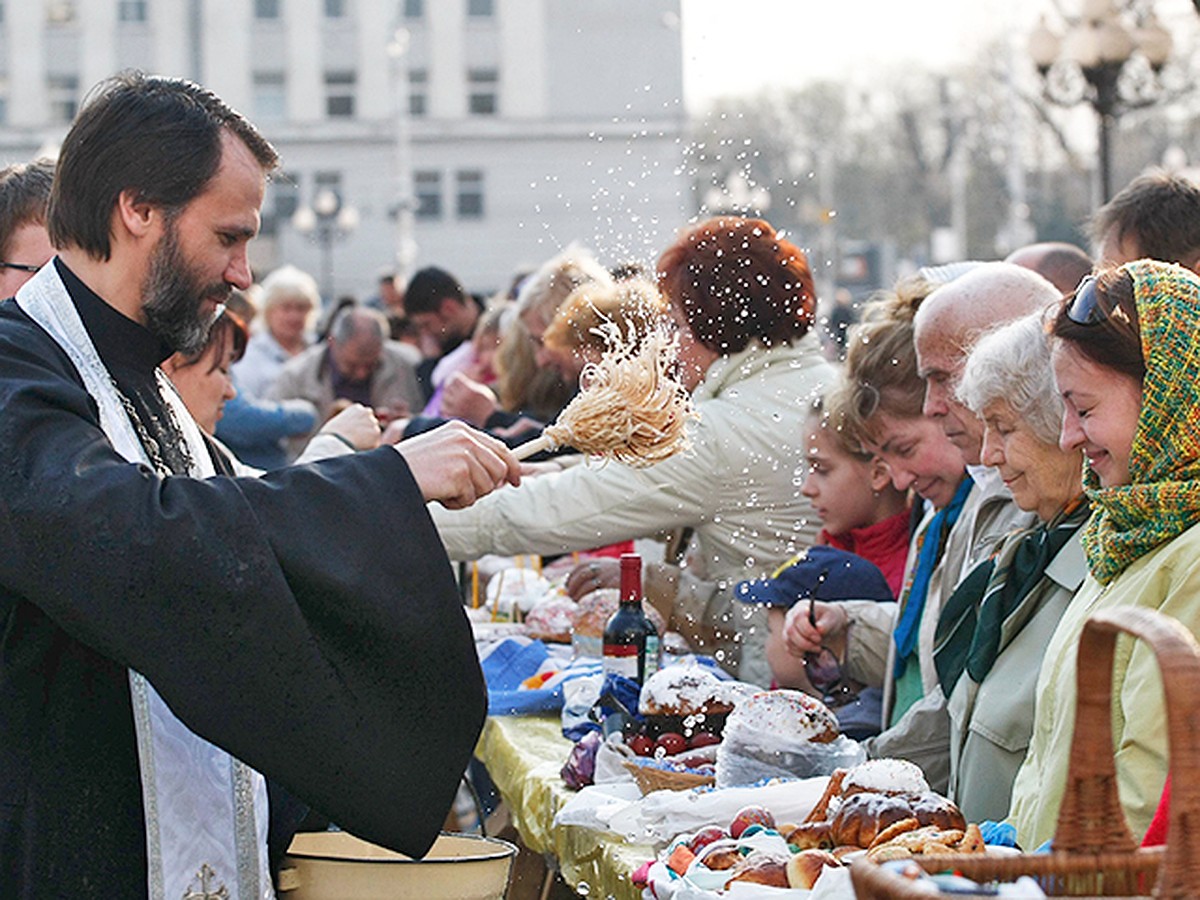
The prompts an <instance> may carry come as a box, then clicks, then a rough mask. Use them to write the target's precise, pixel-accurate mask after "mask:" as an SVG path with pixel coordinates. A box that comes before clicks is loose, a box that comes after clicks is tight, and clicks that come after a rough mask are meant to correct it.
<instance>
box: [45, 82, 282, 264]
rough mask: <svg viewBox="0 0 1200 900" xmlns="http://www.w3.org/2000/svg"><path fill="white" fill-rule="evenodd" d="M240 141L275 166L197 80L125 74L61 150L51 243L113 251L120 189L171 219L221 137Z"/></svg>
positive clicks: (212, 159)
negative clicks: (114, 213)
mask: <svg viewBox="0 0 1200 900" xmlns="http://www.w3.org/2000/svg"><path fill="white" fill-rule="evenodd" d="M226 129H227V130H228V131H229V132H231V133H232V134H233V135H234V136H236V137H237V138H238V139H240V140H241V141H242V143H244V144H245V145H246V147H247V148H248V149H249V150H250V152H251V153H252V154H253V156H254V158H255V159H256V160H257V161H258V163H259V165H261V166H262V167H263V169H264V170H266V171H270V170H272V169H274V168H275V166H276V165H278V163H279V156H278V154H276V152H275V149H274V148H273V147H272V146H271V145H270V143H268V141H267V140H266V139H265V138H264V137H263V136H262V135H261V134H259V132H258V130H257V129H256V128H255V127H254V126H253V125H251V124H250V122H249V121H247V120H246V119H245V118H244V117H243V116H242V115H241V114H240V113H237V112H235V111H234V110H233V109H231V108H230V107H229V106H227V105H226V104H225V103H224V101H222V100H221V98H219V97H218V96H217V95H216V94H214V93H212V91H209V90H207V89H205V88H203V87H201V86H200V85H198V84H194V83H192V82H190V81H183V80H181V79H177V78H161V77H158V76H152V75H146V74H145V73H143V72H136V71H131V72H122V73H121V74H119V75H116V76H114V77H112V78H110V79H107V80H106V81H103V82H101V83H100V84H98V85H97V86H96V87H95V88H93V89H92V91H91V92H90V93H89V96H88V97H87V98H86V99H85V101H84V105H83V108H82V109H81V110H80V111H79V114H78V115H77V116H76V117H75V122H74V124H72V126H71V130H70V131H69V132H68V133H67V136H66V138H65V139H64V140H63V144H62V149H61V150H60V151H59V157H58V172H57V177H56V178H55V181H54V188H53V190H52V192H51V194H50V213H49V217H48V221H47V225H48V226H49V230H50V240H51V242H52V243H53V244H54V246H55V247H59V248H63V247H69V246H75V247H78V248H80V249H81V250H83V251H85V252H86V253H88V254H89V255H91V256H93V257H95V258H96V259H102V260H107V259H109V258H110V256H111V254H112V245H111V236H112V235H111V227H112V211H113V207H114V206H115V205H116V203H117V199H118V197H120V195H121V193H122V192H123V191H132V192H133V194H134V197H135V199H136V200H137V201H138V202H141V203H150V204H152V205H154V206H157V207H160V208H162V209H163V210H164V211H165V212H166V214H167V215H168V216H172V217H173V216H175V215H177V214H178V213H179V212H180V211H181V210H182V209H183V207H184V206H186V205H187V204H188V202H189V201H191V200H192V199H193V198H195V197H196V196H197V195H199V194H200V193H202V192H203V191H204V189H205V187H206V186H207V185H208V183H209V181H211V180H212V178H213V176H214V175H216V173H217V169H218V167H219V166H220V164H221V152H222V151H221V134H222V132H223V131H224V130H226Z"/></svg>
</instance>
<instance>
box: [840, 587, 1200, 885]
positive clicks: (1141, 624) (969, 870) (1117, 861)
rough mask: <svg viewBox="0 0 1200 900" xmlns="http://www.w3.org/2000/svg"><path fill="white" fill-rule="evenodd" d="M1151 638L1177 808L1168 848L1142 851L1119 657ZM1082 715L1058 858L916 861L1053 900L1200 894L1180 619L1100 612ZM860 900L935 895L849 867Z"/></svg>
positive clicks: (1199, 749)
mask: <svg viewBox="0 0 1200 900" xmlns="http://www.w3.org/2000/svg"><path fill="white" fill-rule="evenodd" d="M1122 632H1124V633H1127V634H1131V635H1133V636H1134V637H1137V638H1139V639H1141V640H1142V641H1145V642H1146V643H1147V644H1148V645H1149V647H1150V649H1151V650H1153V652H1154V655H1155V657H1156V659H1157V660H1158V665H1159V668H1160V669H1161V671H1162V680H1163V693H1164V696H1165V699H1166V710H1167V714H1168V722H1167V734H1168V742H1169V751H1170V760H1171V771H1172V772H1173V773H1174V777H1173V778H1172V779H1171V807H1170V821H1169V824H1168V829H1167V846H1166V848H1163V847H1153V848H1144V849H1143V848H1139V847H1138V846H1137V843H1136V842H1135V841H1134V839H1133V835H1131V834H1130V832H1129V826H1128V824H1127V823H1126V821H1125V814H1124V812H1123V811H1122V810H1121V802H1120V799H1119V798H1118V796H1117V776H1116V766H1115V764H1114V762H1113V756H1112V754H1111V753H1098V752H1096V748H1098V747H1110V746H1111V745H1112V705H1111V704H1112V670H1113V651H1114V648H1115V645H1116V639H1117V636H1118V635H1119V634H1120V633H1122ZM1078 659H1079V662H1078V673H1077V676H1076V677H1077V681H1078V693H1079V699H1078V708H1077V710H1076V714H1075V734H1074V736H1073V738H1072V741H1071V757H1070V763H1069V766H1068V774H1067V788H1066V793H1065V794H1064V796H1063V803H1062V807H1061V809H1060V810H1059V814H1058V825H1057V828H1056V829H1055V836H1054V847H1055V850H1054V852H1053V853H1049V854H1040V855H1036V854H1021V855H1018V856H1009V857H991V856H987V855H984V854H975V855H955V856H942V857H937V858H933V859H928V860H922V859H921V858H920V857H914V861H915V862H918V863H920V864H921V865H922V866H923V867H924V868H925V869H926V871H929V872H942V871H946V870H947V869H954V870H956V871H959V872H961V873H962V874H963V875H965V876H966V877H967V878H971V879H973V880H975V881H993V880H995V881H1015V880H1016V879H1017V878H1019V877H1020V876H1022V875H1029V876H1031V877H1032V878H1034V879H1035V880H1036V881H1037V882H1038V883H1039V884H1040V885H1041V887H1042V890H1044V891H1045V892H1046V894H1047V895H1049V896H1051V897H1145V896H1151V897H1155V898H1160V900H1184V898H1188V897H1200V738H1198V735H1200V647H1197V644H1196V641H1195V639H1194V638H1193V637H1192V635H1191V634H1190V633H1189V632H1188V631H1187V629H1186V628H1184V627H1183V626H1182V625H1181V624H1180V623H1179V622H1177V621H1175V620H1174V619H1171V618H1169V617H1168V616H1165V615H1163V614H1161V613H1158V612H1155V611H1154V610H1150V609H1144V608H1125V609H1115V610H1111V611H1109V612H1104V613H1097V614H1096V615H1094V616H1093V617H1092V618H1090V619H1089V620H1088V621H1087V623H1086V624H1085V625H1084V629H1083V634H1082V635H1081V636H1080V639H1079V653H1078ZM850 875H851V878H852V880H853V882H854V890H855V894H856V896H857V897H858V898H860V900H908V898H914V900H915V898H920V897H926V898H927V897H928V896H929V895H928V894H925V893H922V892H920V891H919V890H918V889H917V887H916V882H913V881H909V880H908V879H905V878H903V877H901V876H899V875H896V874H894V873H892V872H890V871H888V870H886V869H882V868H880V867H879V866H878V865H876V864H875V863H874V862H871V861H868V860H865V859H864V860H859V861H858V862H856V863H854V865H853V866H852V867H851V870H850Z"/></svg>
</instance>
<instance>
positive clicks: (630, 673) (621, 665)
mask: <svg viewBox="0 0 1200 900" xmlns="http://www.w3.org/2000/svg"><path fill="white" fill-rule="evenodd" d="M604 671H605V673H606V674H607V673H608V672H612V673H613V674H614V675H623V676H624V677H626V678H632V679H633V680H634V681H636V680H637V677H638V648H637V645H636V644H605V645H604Z"/></svg>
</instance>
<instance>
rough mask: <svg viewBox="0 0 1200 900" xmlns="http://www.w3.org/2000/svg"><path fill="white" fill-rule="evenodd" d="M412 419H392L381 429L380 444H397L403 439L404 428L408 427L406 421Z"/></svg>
mask: <svg viewBox="0 0 1200 900" xmlns="http://www.w3.org/2000/svg"><path fill="white" fill-rule="evenodd" d="M411 421H412V419H407V418H405V419H392V421H390V422H388V423H387V425H386V426H385V427H384V429H383V434H382V435H380V437H379V443H381V444H398V443H400V441H402V440H404V430H405V429H406V428H408V423H409V422H411Z"/></svg>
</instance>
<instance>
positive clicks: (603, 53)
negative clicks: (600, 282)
mask: <svg viewBox="0 0 1200 900" xmlns="http://www.w3.org/2000/svg"><path fill="white" fill-rule="evenodd" d="M678 26H679V0H0V158H2V160H3V162H4V163H9V162H15V161H21V160H26V159H29V158H30V157H32V156H34V155H35V154H37V153H38V152H41V151H45V150H47V149H50V148H52V147H53V146H54V145H55V144H57V143H58V142H59V141H61V139H62V137H63V135H64V134H65V133H66V130H67V127H68V126H69V124H70V120H71V118H72V116H73V115H74V113H75V111H76V109H77V108H78V105H79V103H80V101H81V99H82V98H83V96H85V95H86V93H87V91H88V89H89V88H90V87H91V86H92V85H94V84H96V83H97V82H99V81H101V80H102V79H104V78H105V77H107V76H109V75H111V74H112V73H114V72H117V71H120V70H122V69H126V68H138V69H143V70H145V71H148V72H155V73H161V74H166V75H173V76H182V77H187V78H193V79H195V80H197V81H199V82H200V83H202V84H204V85H206V86H207V87H210V88H212V89H213V90H214V91H215V92H216V93H217V94H219V95H220V96H221V97H222V98H223V99H225V100H226V101H227V102H229V103H230V104H231V105H232V106H234V107H236V108H237V109H239V110H240V111H242V112H243V113H245V114H246V115H247V117H249V118H250V119H251V120H252V121H253V122H254V123H255V124H256V125H257V126H258V127H259V128H260V129H261V130H262V131H263V133H264V134H265V135H266V136H267V137H268V138H269V139H270V140H271V141H272V142H273V143H274V144H275V146H276V148H277V149H278V150H279V152H280V154H281V156H282V158H283V164H282V167H281V170H280V172H279V174H278V175H277V177H276V178H275V179H274V180H273V183H272V184H271V186H270V188H269V190H268V196H267V200H266V203H265V204H264V210H263V218H264V221H263V235H262V236H261V237H260V238H259V239H258V240H257V241H255V242H254V245H253V249H252V256H253V259H254V262H255V264H256V268H257V269H258V270H259V272H260V273H265V272H266V271H267V270H269V269H270V268H273V267H274V266H276V265H279V264H282V263H285V262H290V263H293V264H295V265H298V266H300V267H302V268H304V269H307V270H308V271H310V272H312V273H313V275H314V276H316V277H317V278H318V281H320V282H321V283H322V285H323V287H324V288H325V290H326V291H327V292H328V293H331V294H334V295H341V294H347V293H348V294H354V295H356V296H359V297H365V296H367V295H368V294H370V293H372V292H373V291H374V289H375V284H376V281H377V278H378V275H379V273H380V271H381V270H382V269H385V268H388V267H393V268H397V267H398V268H399V269H400V270H401V271H405V272H409V273H411V271H412V270H414V269H415V268H418V267H420V266H425V265H438V266H441V267H443V268H446V269H448V270H450V271H451V272H454V273H455V274H456V275H458V276H459V278H460V279H461V280H462V281H463V283H464V284H465V285H466V286H467V287H468V289H470V290H473V291H478V292H481V293H487V292H491V291H493V290H496V289H501V288H504V287H507V285H508V284H509V282H510V281H511V279H512V277H513V274H514V273H515V272H516V271H518V270H519V269H521V268H528V267H530V266H533V265H536V264H538V263H539V262H541V261H542V260H544V259H546V258H548V257H549V256H551V255H553V254H554V253H555V252H557V251H558V250H559V249H561V248H562V247H563V246H565V245H567V244H569V243H571V242H573V241H577V242H580V243H582V244H584V245H586V246H588V247H590V248H591V249H593V250H594V251H595V252H596V253H597V255H598V256H599V257H600V259H601V260H602V261H604V262H606V263H617V262H626V261H639V262H652V261H653V259H654V256H655V255H656V253H657V252H658V251H659V250H661V249H662V248H663V247H665V246H666V244H667V243H669V241H670V240H671V238H672V236H673V235H674V234H675V232H676V231H677V230H678V229H679V228H680V227H681V226H682V225H683V224H684V223H685V221H686V220H687V218H688V217H689V216H690V215H691V214H692V212H693V210H694V208H695V204H694V201H693V199H692V195H691V187H690V181H689V179H688V177H687V175H686V173H685V171H684V156H683V151H684V128H685V113H684V107H683V100H682V92H683V84H682V51H681V44H680V32H679V27H678ZM335 206H339V207H340V208H338V209H335V208H333V207H335ZM297 210H300V211H301V214H300V215H299V216H296V212H297ZM316 210H320V211H321V212H322V213H323V215H320V216H318V215H314V212H315V211H316ZM297 226H300V227H297Z"/></svg>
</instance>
